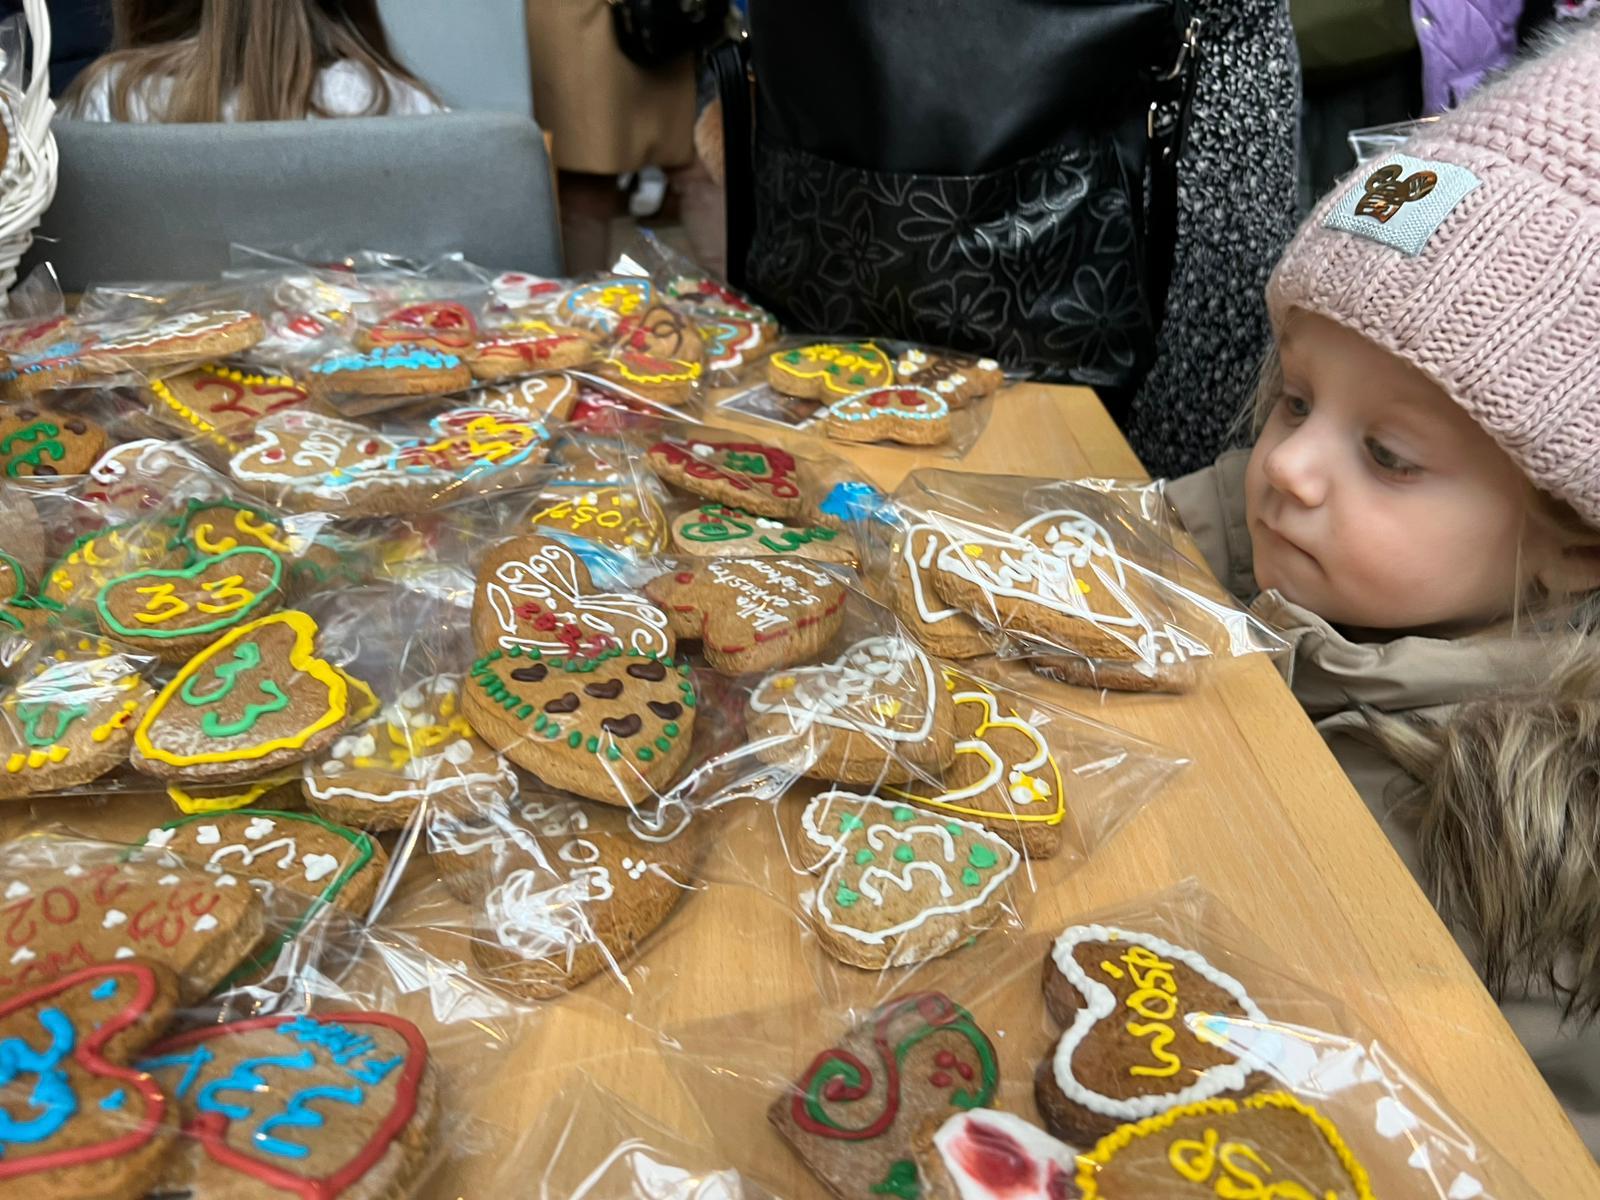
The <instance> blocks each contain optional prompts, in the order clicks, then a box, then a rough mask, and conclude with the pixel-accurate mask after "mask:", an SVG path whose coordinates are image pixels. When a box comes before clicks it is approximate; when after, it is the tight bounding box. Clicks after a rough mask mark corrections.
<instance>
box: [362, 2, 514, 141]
mask: <svg viewBox="0 0 1600 1200" xmlns="http://www.w3.org/2000/svg"><path fill="white" fill-rule="evenodd" d="M526 5H527V0H472V2H471V3H470V4H441V3H439V0H378V13H379V15H380V16H381V17H382V18H383V28H384V32H385V33H387V34H388V35H389V46H390V49H392V50H393V51H394V53H395V56H396V57H397V58H399V60H400V61H401V62H403V63H405V65H406V66H407V67H409V68H410V69H411V71H412V72H413V73H415V74H416V75H417V77H418V78H420V79H422V80H424V81H426V82H427V84H428V86H430V87H431V88H433V90H434V91H436V92H438V93H439V96H440V98H441V99H442V100H443V101H444V102H445V103H446V104H447V105H449V106H450V107H451V108H454V109H471V110H482V111H488V112H514V113H522V114H524V115H527V114H529V113H531V112H533V72H532V70H531V68H530V67H529V65H528V12H527V7H526Z"/></svg>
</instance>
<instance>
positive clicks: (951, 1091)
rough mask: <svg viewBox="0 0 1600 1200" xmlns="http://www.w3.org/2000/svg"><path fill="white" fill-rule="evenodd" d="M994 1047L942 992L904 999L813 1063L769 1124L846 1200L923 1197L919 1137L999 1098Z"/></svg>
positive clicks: (873, 1016)
mask: <svg viewBox="0 0 1600 1200" xmlns="http://www.w3.org/2000/svg"><path fill="white" fill-rule="evenodd" d="M999 1081H1000V1069H999V1064H998V1062H997V1061H996V1055H995V1049H994V1044H993V1043H992V1042H990V1040H989V1036H988V1035H987V1034H986V1033H984V1031H983V1030H982V1029H981V1028H979V1026H978V1024H977V1022H976V1021H974V1020H973V1019H972V1014H971V1013H969V1012H967V1010H966V1009H964V1008H962V1007H961V1006H960V1005H958V1004H956V1003H954V1002H953V1001H952V1000H951V999H950V998H949V997H948V996H945V995H943V994H942V993H939V992H919V993H915V994H912V995H907V996H901V997H898V998H896V999H894V1000H891V1001H890V1002H889V1003H887V1004H885V1005H883V1006H882V1007H880V1008H878V1009H877V1010H875V1011H874V1012H873V1013H872V1014H871V1016H870V1017H869V1018H868V1019H867V1020H866V1021H865V1022H864V1023H862V1024H860V1025H857V1026H856V1027H855V1028H853V1029H851V1030H849V1031H848V1032H847V1033H846V1034H845V1035H844V1037H843V1038H841V1039H840V1041H839V1044H838V1045H836V1046H834V1047H833V1048H831V1049H828V1050H824V1051H823V1052H822V1053H821V1054H819V1055H817V1057H816V1058H815V1059H813V1060H812V1062H811V1065H810V1066H809V1067H807V1068H806V1070H805V1073H804V1074H803V1075H801V1076H800V1078H799V1079H797V1080H796V1081H795V1082H794V1083H792V1084H790V1085H789V1087H788V1088H787V1089H786V1090H785V1091H784V1094H783V1095H781V1096H779V1097H778V1099H777V1100H775V1101H774V1102H773V1104H772V1107H771V1108H770V1109H768V1110H767V1119H768V1120H769V1121H771V1122H772V1124H773V1125H774V1126H775V1127H776V1128H777V1130H778V1132H779V1133H780V1134H782V1135H783V1138H784V1140H785V1141H787V1142H788V1143H789V1145H790V1146H792V1147H793V1148H794V1151H795V1153H796V1154H798V1155H799V1156H800V1158H801V1160H802V1161H803V1162H804V1163H805V1164H806V1166H807V1167H809V1168H810V1169H811V1171H812V1172H813V1173H814V1174H815V1175H816V1176H817V1178H819V1179H820V1180H822V1182H823V1183H825V1184H826V1185H827V1186H828V1188H829V1189H830V1190H831V1191H832V1192H833V1193H834V1194H835V1195H836V1196H839V1197H841V1200H858V1198H864V1197H871V1196H899V1197H915V1196H916V1195H917V1194H918V1188H917V1166H916V1163H915V1161H914V1160H913V1157H912V1155H913V1153H914V1149H915V1142H916V1138H917V1135H918V1133H919V1131H920V1130H921V1129H922V1127H923V1126H924V1125H926V1124H927V1123H928V1122H929V1121H931V1120H938V1119H942V1118H943V1117H946V1116H948V1115H949V1114H950V1113H952V1112H956V1111H962V1110H966V1109H972V1108H978V1107H981V1106H982V1105H986V1104H988V1103H989V1102H990V1100H992V1099H993V1098H994V1094H995V1090H996V1088H997V1087H998V1086H999Z"/></svg>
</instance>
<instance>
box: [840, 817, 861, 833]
mask: <svg viewBox="0 0 1600 1200" xmlns="http://www.w3.org/2000/svg"><path fill="white" fill-rule="evenodd" d="M860 828H861V818H860V817H858V816H856V815H855V813H844V814H842V815H841V816H840V817H839V831H840V832H841V833H854V832H855V831H856V830H858V829H860Z"/></svg>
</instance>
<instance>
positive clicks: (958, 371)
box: [894, 350, 1006, 408]
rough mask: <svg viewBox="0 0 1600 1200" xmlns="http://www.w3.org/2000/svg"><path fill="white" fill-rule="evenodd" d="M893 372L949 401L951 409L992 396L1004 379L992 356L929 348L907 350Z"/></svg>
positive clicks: (898, 376) (963, 406) (898, 377)
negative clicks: (986, 356)
mask: <svg viewBox="0 0 1600 1200" xmlns="http://www.w3.org/2000/svg"><path fill="white" fill-rule="evenodd" d="M894 373H895V378H897V379H898V380H899V381H900V382H901V383H909V384H912V385H913V386H915V387H919V388H927V389H929V390H930V391H932V392H934V393H936V394H937V395H938V396H939V397H941V398H942V399H944V400H947V401H949V404H950V407H951V408H965V407H967V405H969V404H971V403H972V402H973V401H975V400H982V399H983V398H984V397H985V396H990V395H993V394H994V393H995V392H998V391H999V390H1000V389H1001V388H1002V387H1003V386H1005V382H1006V377H1005V373H1004V372H1003V371H1001V370H1000V364H999V363H997V362H995V360H994V359H992V358H969V357H968V356H967V355H964V354H942V353H939V352H937V351H929V350H907V351H906V352H905V353H904V354H902V355H901V356H900V357H899V358H898V359H897V360H896V361H895V364H894Z"/></svg>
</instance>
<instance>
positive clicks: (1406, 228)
mask: <svg viewBox="0 0 1600 1200" xmlns="http://www.w3.org/2000/svg"><path fill="white" fill-rule="evenodd" d="M1481 182H1482V181H1481V180H1480V179H1479V178H1478V177H1477V176H1476V175H1474V174H1473V173H1472V172H1471V171H1469V170H1467V169H1466V168H1465V167H1458V166H1456V165H1455V164H1454V163H1447V162H1429V161H1427V160H1426V159H1421V158H1412V157H1411V156H1410V155H1409V154H1392V155H1389V156H1388V157H1387V158H1384V159H1380V160H1379V161H1378V162H1377V163H1375V164H1373V166H1372V168H1371V169H1370V170H1367V171H1365V172H1363V173H1361V174H1358V175H1357V176H1356V178H1355V181H1354V182H1353V183H1351V185H1350V186H1349V187H1348V188H1347V189H1346V190H1345V193H1344V195H1342V196H1340V197H1339V200H1338V202H1337V203H1336V204H1334V206H1333V207H1332V208H1330V209H1329V210H1328V214H1327V216H1325V217H1323V218H1322V224H1323V226H1324V228H1327V229H1342V230H1344V231H1345V232H1346V233H1354V234H1358V235H1360V236H1361V237H1364V238H1370V239H1372V240H1373V241H1375V242H1382V243H1383V244H1384V245H1385V246H1390V247H1393V248H1394V249H1396V250H1399V251H1400V252H1401V253H1403V254H1409V255H1412V256H1415V255H1418V254H1420V253H1422V248H1423V247H1424V246H1426V245H1427V244H1428V239H1429V238H1430V237H1432V236H1433V235H1434V233H1436V232H1437V231H1438V229H1439V226H1441V225H1443V224H1444V219H1445V218H1446V217H1448V216H1449V215H1450V214H1451V212H1453V211H1454V210H1455V207H1456V205H1458V204H1460V203H1461V201H1462V199H1463V198H1464V197H1465V196H1466V194H1467V193H1468V192H1470V191H1472V189H1473V188H1475V187H1477V186H1478V184H1479V183H1481Z"/></svg>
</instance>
